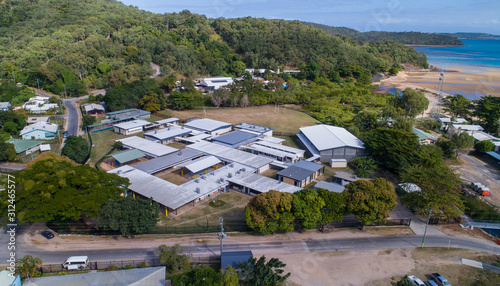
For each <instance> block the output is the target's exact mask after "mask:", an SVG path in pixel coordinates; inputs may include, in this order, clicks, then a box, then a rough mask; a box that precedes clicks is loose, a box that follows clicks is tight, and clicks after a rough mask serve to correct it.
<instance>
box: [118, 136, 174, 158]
mask: <svg viewBox="0 0 500 286" xmlns="http://www.w3.org/2000/svg"><path fill="white" fill-rule="evenodd" d="M116 141H121V142H122V143H123V145H124V146H125V147H129V148H131V149H138V150H141V151H143V152H144V153H146V154H150V155H152V156H155V157H161V156H165V155H168V154H171V153H174V152H176V151H178V149H175V148H172V147H170V146H166V145H163V144H160V143H155V142H153V141H150V140H147V139H144V138H141V137H137V136H132V137H127V138H123V139H118V140H116Z"/></svg>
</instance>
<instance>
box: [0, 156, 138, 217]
mask: <svg viewBox="0 0 500 286" xmlns="http://www.w3.org/2000/svg"><path fill="white" fill-rule="evenodd" d="M16 183H17V189H16V207H17V217H18V218H19V221H20V222H35V223H37V222H42V221H44V222H64V221H70V220H78V219H80V218H81V217H82V215H83V214H85V215H86V216H87V217H97V216H98V215H99V208H100V207H101V205H103V204H104V203H106V202H108V201H109V200H110V199H116V198H118V197H120V194H122V193H125V191H126V190H127V188H128V185H129V181H128V179H126V178H122V177H120V176H118V175H116V174H108V173H106V172H104V171H99V170H97V169H94V168H91V167H89V166H88V165H77V164H76V163H75V162H73V161H72V160H70V159H68V158H66V157H61V156H58V155H57V154H55V153H53V152H45V153H43V154H41V155H40V156H38V158H37V159H35V160H32V161H30V162H29V163H28V165H27V166H26V169H24V170H22V171H19V172H18V173H17V174H16ZM4 193H6V192H0V197H2V198H1V199H2V201H1V202H2V208H0V209H1V210H2V211H3V212H6V210H7V205H6V202H7V199H6V197H5V196H6V194H4Z"/></svg>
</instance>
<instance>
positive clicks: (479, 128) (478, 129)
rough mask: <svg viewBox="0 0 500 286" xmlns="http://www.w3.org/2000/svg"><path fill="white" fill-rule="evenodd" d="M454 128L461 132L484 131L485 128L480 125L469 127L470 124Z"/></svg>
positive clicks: (457, 125)
mask: <svg viewBox="0 0 500 286" xmlns="http://www.w3.org/2000/svg"><path fill="white" fill-rule="evenodd" d="M453 127H454V128H456V129H460V130H466V131H483V130H484V129H483V127H481V126H480V125H468V124H453Z"/></svg>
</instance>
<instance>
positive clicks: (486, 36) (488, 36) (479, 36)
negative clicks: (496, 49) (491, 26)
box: [442, 32, 500, 40]
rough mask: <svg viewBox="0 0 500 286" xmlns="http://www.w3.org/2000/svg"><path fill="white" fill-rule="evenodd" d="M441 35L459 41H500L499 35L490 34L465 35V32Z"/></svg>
mask: <svg viewBox="0 0 500 286" xmlns="http://www.w3.org/2000/svg"><path fill="white" fill-rule="evenodd" d="M442 35H450V36H453V37H457V38H460V39H480V40H482V39H492V40H498V39H500V35H492V34H487V33H465V32H458V33H442Z"/></svg>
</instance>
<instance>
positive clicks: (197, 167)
mask: <svg viewBox="0 0 500 286" xmlns="http://www.w3.org/2000/svg"><path fill="white" fill-rule="evenodd" d="M220 163H221V161H220V160H219V159H217V158H216V157H214V156H206V157H201V158H198V159H196V160H194V161H191V162H187V163H184V164H181V165H179V167H185V168H186V169H188V170H189V171H191V172H192V173H198V172H200V171H203V170H205V169H208V168H210V167H212V166H214V165H217V164H220Z"/></svg>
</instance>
